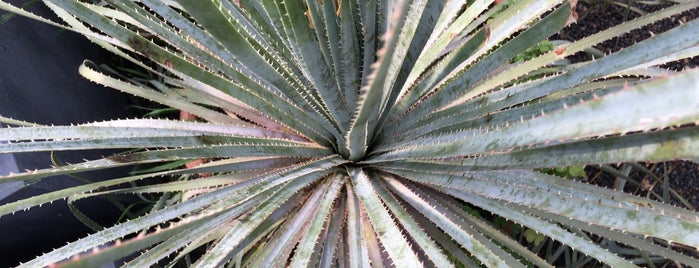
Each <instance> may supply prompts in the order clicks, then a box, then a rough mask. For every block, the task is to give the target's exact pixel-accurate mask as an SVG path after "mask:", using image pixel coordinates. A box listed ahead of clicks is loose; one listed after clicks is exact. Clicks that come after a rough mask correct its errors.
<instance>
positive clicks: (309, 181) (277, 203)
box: [0, 0, 699, 267]
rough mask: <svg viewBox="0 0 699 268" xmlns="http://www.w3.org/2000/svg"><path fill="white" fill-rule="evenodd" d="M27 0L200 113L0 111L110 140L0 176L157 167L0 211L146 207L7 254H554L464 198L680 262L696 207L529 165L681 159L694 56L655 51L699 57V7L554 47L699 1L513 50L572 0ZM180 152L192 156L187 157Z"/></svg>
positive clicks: (145, 91) (170, 99)
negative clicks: (664, 25) (48, 116)
mask: <svg viewBox="0 0 699 268" xmlns="http://www.w3.org/2000/svg"><path fill="white" fill-rule="evenodd" d="M43 2H44V3H45V4H46V5H47V6H48V7H50V8H51V9H52V10H53V11H54V12H55V13H56V14H57V15H58V16H59V17H60V18H61V19H62V20H63V22H62V23H56V22H52V21H48V20H46V19H43V18H41V17H37V16H34V15H33V14H31V13H28V12H26V11H24V10H22V9H20V8H16V7H14V6H12V5H10V4H7V3H4V2H0V8H2V9H4V10H8V11H10V12H15V13H18V14H20V15H23V16H28V17H31V18H34V19H37V20H41V21H43V22H46V23H50V24H53V25H55V26H57V27H60V28H63V29H66V30H69V31H74V32H77V33H80V34H82V35H84V36H85V37H87V38H88V39H90V40H91V41H93V42H94V43H96V44H98V45H100V46H102V47H103V48H105V49H107V50H108V51H111V52H112V53H114V54H116V55H119V56H120V57H123V58H124V59H126V60H128V61H130V62H132V63H133V64H135V65H136V66H138V68H142V69H143V70H145V71H147V72H149V73H150V74H151V75H152V77H151V78H149V79H136V78H128V76H120V75H117V74H115V73H113V72H110V71H108V70H106V69H104V68H100V67H98V66H95V65H94V64H92V63H90V62H88V61H86V62H85V63H84V64H83V65H81V66H80V68H79V72H80V74H81V75H82V76H84V77H85V78H86V79H89V80H91V81H93V82H95V83H99V84H102V85H105V86H108V87H112V88H115V89H117V90H121V91H124V92H128V93H130V94H133V95H136V96H140V97H143V98H146V99H149V100H151V101H154V102H158V103H161V104H163V105H166V106H169V107H173V108H176V109H178V110H181V111H185V112H188V113H191V114H193V115H195V116H196V117H197V118H199V119H200V120H198V121H197V122H185V121H174V120H164V119H128V120H113V121H105V122H91V123H84V122H76V123H80V124H78V125H72V126H41V125H36V124H33V123H30V122H24V121H21V118H19V119H10V118H4V117H2V118H1V120H0V121H2V122H4V123H6V124H10V125H14V126H15V127H10V128H2V129H0V137H1V138H0V139H2V140H5V141H9V143H2V144H0V153H23V152H34V151H62V150H86V149H123V150H124V151H126V152H124V153H121V154H116V155H111V156H106V157H104V158H102V159H93V160H88V161H86V162H84V163H78V164H70V165H64V166H58V167H50V168H49V167H47V168H45V169H39V170H35V171H29V172H24V173H20V174H11V175H7V176H2V177H0V179H2V180H3V181H25V182H29V181H34V180H38V179H50V177H51V176H54V175H59V174H75V173H80V172H86V171H91V170H98V169H111V168H116V167H123V166H137V165H143V164H156V165H163V166H164V167H169V169H167V168H160V169H157V168H156V169H151V170H150V171H147V172H145V173H140V174H136V175H128V174H124V176H123V177H120V178H116V179H111V180H106V181H102V182H94V183H88V184H85V185H81V186H76V187H71V188H67V189H63V190H59V191H55V192H51V193H47V194H43V195H38V196H33V197H30V198H26V199H23V200H19V201H16V202H12V203H7V204H4V205H1V206H0V215H5V216H3V217H11V215H8V214H12V213H14V212H17V211H21V210H25V209H29V210H30V212H31V208H32V207H35V206H39V205H41V204H44V203H48V202H54V201H56V202H64V201H63V200H67V202H69V203H74V202H76V201H77V200H82V199H86V198H94V197H96V196H100V195H114V194H153V195H155V196H157V197H158V198H159V199H158V201H157V202H155V203H154V204H153V205H152V208H151V211H150V212H149V213H147V214H146V215H143V216H140V217H137V218H134V219H131V220H129V221H126V222H122V223H118V224H115V225H114V226H106V227H102V226H93V227H95V229H96V231H95V232H94V233H93V234H91V235H89V236H87V237H85V238H82V239H80V240H77V241H73V242H71V243H68V244H67V245H65V246H63V247H61V248H58V249H55V250H53V251H51V252H47V253H46V254H44V255H41V256H38V257H36V258H35V259H33V260H29V261H28V262H26V263H24V264H22V266H26V267H42V266H47V265H52V264H61V265H66V266H67V267H69V266H84V267H94V266H95V265H99V264H102V263H105V262H108V261H113V260H117V259H119V258H122V257H124V256H131V257H129V258H127V260H128V261H127V262H126V263H124V266H125V267H148V266H154V265H164V266H168V267H172V266H175V265H192V266H196V267H220V266H230V267H239V266H245V267H279V266H292V267H317V266H321V267H328V266H340V267H345V266H348V267H368V266H395V267H415V266H437V267H452V266H458V267H461V266H464V265H465V266H468V267H470V266H478V265H482V266H487V267H506V266H507V267H509V266H530V265H535V266H542V267H547V266H553V265H558V264H557V263H554V261H555V260H551V259H546V258H545V257H544V256H543V255H541V254H538V252H534V251H533V248H534V247H533V246H532V245H531V244H529V243H526V242H524V243H520V242H519V241H518V240H517V239H516V238H514V237H512V236H510V235H508V234H507V233H505V232H503V230H502V229H501V228H497V227H496V226H495V225H494V224H493V222H492V221H491V220H489V219H491V218H492V217H482V216H479V214H478V215H477V213H468V212H467V210H474V209H475V210H477V211H480V212H482V213H489V214H492V215H493V217H500V218H503V219H507V220H509V221H510V222H513V224H517V225H521V226H523V227H524V228H527V230H532V231H533V232H534V233H538V234H540V235H543V236H544V237H547V238H550V239H552V240H555V241H557V242H558V244H557V245H560V246H566V247H569V248H571V249H573V250H576V251H578V252H581V253H583V254H585V255H588V256H590V257H592V258H594V259H596V261H598V262H600V263H602V264H606V265H610V266H620V267H627V266H633V265H634V260H632V259H628V258H625V257H624V255H623V254H622V253H621V252H613V251H610V250H608V249H607V248H605V247H604V246H603V245H601V244H599V243H597V242H596V241H598V240H597V239H596V238H600V237H601V238H605V239H608V240H610V241H615V242H618V243H621V244H624V245H627V246H628V248H629V249H630V250H637V251H639V252H642V253H643V254H645V255H644V256H650V257H652V258H653V259H667V260H670V261H675V262H677V263H682V264H685V265H689V266H699V261H698V260H697V259H695V258H694V257H692V254H694V253H692V252H695V250H696V247H697V246H699V217H698V216H699V215H698V214H697V213H696V212H694V211H689V210H686V209H682V208H678V207H674V206H671V205H668V204H665V203H662V202H658V201H655V200H651V199H646V198H641V197H637V196H633V195H629V194H625V193H622V192H618V191H613V190H610V189H606V188H601V187H596V186H592V185H589V184H586V183H583V182H577V181H573V180H569V179H565V178H560V177H555V176H551V175H547V174H543V173H541V172H538V170H541V169H540V168H551V167H565V166H581V165H585V164H600V163H617V162H637V161H665V160H673V159H688V160H692V159H697V158H698V156H699V128H697V125H696V122H697V121H698V120H699V72H698V71H696V70H687V71H684V72H677V73H675V72H670V71H667V70H663V69H660V68H657V67H654V66H657V65H660V64H663V63H666V62H671V61H675V60H679V59H683V58H687V57H692V56H696V55H699V21H689V22H687V23H685V24H683V25H680V26H678V27H676V28H674V29H672V30H670V31H667V32H665V33H662V34H657V35H655V36H653V37H652V38H649V39H647V40H645V41H643V42H639V43H638V44H636V45H633V46H630V47H628V48H626V49H623V50H621V51H619V52H616V53H614V54H610V55H607V56H605V57H602V58H600V59H596V60H594V61H588V62H580V63H575V64H568V65H559V63H560V61H559V60H561V59H564V58H566V57H568V56H570V55H573V54H575V53H577V52H580V51H583V50H585V49H588V48H591V47H592V46H594V45H595V44H598V43H600V42H603V41H605V40H608V39H611V38H613V37H617V36H620V35H623V34H624V33H626V32H628V31H630V30H633V29H636V28H640V27H642V26H644V25H647V24H650V23H653V22H655V21H658V20H661V19H664V18H667V17H669V16H672V15H676V14H680V13H682V12H684V11H687V10H691V9H695V8H697V7H699V2H697V1H682V2H684V3H679V4H676V5H673V6H670V7H668V8H666V9H663V10H660V11H657V12H655V13H650V14H647V15H645V16H641V17H639V18H637V19H635V20H632V21H629V22H627V23H625V24H622V25H619V26H616V27H614V28H611V29H607V30H604V31H601V32H599V33H596V34H593V35H590V36H588V37H586V38H583V39H581V40H579V41H576V42H572V43H567V44H562V45H558V46H556V47H554V48H553V49H552V50H551V51H549V52H546V53H543V54H541V55H537V56H535V57H533V58H531V59H525V60H521V59H519V60H517V61H515V60H514V59H515V58H516V57H518V55H521V53H523V52H525V51H528V50H529V48H532V47H536V46H538V45H539V44H541V42H542V41H544V40H547V38H549V37H550V36H552V35H554V34H555V33H556V32H558V31H559V30H560V29H562V28H563V27H565V26H566V25H568V24H570V23H574V22H575V19H576V16H577V15H576V13H575V1H563V0H557V1H556V0H522V1H509V2H508V1H492V0H491V1H487V0H474V1H451V0H435V1H426V0H423V1H421V0H404V1H398V0H367V1H355V0H339V1H330V0H325V1H317V0H307V1H303V0H274V1H272V0H269V1H267V0H266V1H256V0H240V1H229V0H205V1H198V0H197V1H195V0H177V1H162V0H139V1H131V0H106V1H97V2H98V3H92V2H87V1H75V0H45V1H43ZM501 2H502V3H501ZM193 160H202V162H204V163H203V164H201V165H197V166H192V165H187V166H186V165H184V163H187V162H190V161H193ZM173 163H174V164H173ZM161 167H162V166H161ZM205 173H206V174H207V176H205V177H204V176H199V175H200V174H205ZM163 177H164V178H167V179H166V180H162V179H161V178H163ZM465 208H467V209H465ZM83 220H84V221H86V223H87V224H90V222H89V221H88V220H86V219H84V218H83ZM667 245H670V246H671V245H683V246H684V248H688V249H689V250H685V251H684V252H680V251H675V250H673V247H668V246H667ZM98 247H101V248H102V249H101V250H99V251H97V250H95V251H90V250H92V249H93V248H98ZM86 251H88V252H87V253H85V252H86ZM137 252H140V254H134V253H137ZM71 256H74V257H71ZM650 257H649V258H650Z"/></svg>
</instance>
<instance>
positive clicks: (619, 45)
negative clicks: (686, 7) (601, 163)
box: [554, 0, 699, 211]
mask: <svg viewBox="0 0 699 268" xmlns="http://www.w3.org/2000/svg"><path fill="white" fill-rule="evenodd" d="M592 2H595V1H593V0H591V1H587V2H585V1H582V0H581V1H580V2H579V3H578V5H577V12H578V15H579V19H578V22H577V23H575V24H572V25H570V26H568V27H566V28H565V29H564V30H563V31H561V32H560V33H559V34H558V35H557V36H554V39H566V40H570V41H574V40H578V39H581V38H583V37H586V36H588V35H591V34H594V33H597V32H599V31H601V30H604V29H607V28H609V27H612V26H614V25H617V24H620V23H623V22H624V21H627V20H631V19H633V18H636V17H638V14H637V13H635V12H633V11H630V10H628V9H627V8H626V7H622V6H619V5H616V4H612V3H606V2H602V1H596V2H597V3H594V4H591V3H592ZM617 2H619V3H626V2H627V1H617ZM630 2H632V5H633V6H635V7H638V8H640V9H641V10H643V11H646V12H653V11H656V10H660V9H662V8H665V7H667V6H669V4H663V5H642V4H638V3H633V2H634V1H630ZM697 17H699V9H693V10H690V11H688V12H685V13H682V14H680V15H677V16H673V17H670V18H666V19H664V20H661V21H658V22H655V23H653V24H650V25H647V26H646V27H643V28H642V29H638V30H634V31H631V32H630V33H627V34H625V35H623V36H620V37H617V38H613V39H610V40H607V41H605V42H603V43H601V44H598V45H596V46H595V47H596V48H597V49H599V50H601V51H603V52H604V53H606V54H609V53H612V52H614V51H618V50H620V49H623V48H624V47H627V46H631V45H633V44H635V43H636V42H639V41H641V40H644V39H646V38H649V37H650V36H651V35H652V34H659V33H662V32H664V31H667V30H669V29H672V28H673V27H676V26H678V25H680V23H684V22H687V21H690V20H693V19H696V18H697ZM570 59H571V61H573V62H576V61H581V60H589V59H590V56H589V55H587V54H584V53H578V54H576V55H574V56H572V57H571V58H570ZM697 66H699V57H693V58H689V59H685V60H681V61H678V62H671V63H668V64H665V65H663V66H662V67H664V68H668V69H670V70H675V71H678V70H683V69H685V68H696V67H697ZM642 165H643V166H644V167H646V168H647V169H649V170H651V171H652V173H653V174H654V175H656V176H657V177H659V178H661V179H663V178H664V177H665V175H666V174H667V177H668V178H669V180H668V183H669V184H668V185H669V188H670V189H673V190H675V191H676V192H677V193H678V194H679V195H680V196H682V197H683V198H684V199H686V200H687V201H688V202H689V203H690V204H691V205H692V206H693V207H694V208H695V210H696V209H697V208H699V165H697V164H696V163H693V162H689V161H680V160H677V161H669V162H665V163H643V164H642ZM612 167H614V168H617V169H621V168H623V166H620V165H614V166H612ZM586 172H587V174H588V178H589V180H590V183H593V184H598V185H600V186H604V187H608V188H614V187H615V185H618V183H619V182H620V179H619V178H617V176H614V175H611V174H609V173H608V172H603V171H600V170H599V169H598V168H596V167H591V166H590V167H587V168H586ZM629 177H630V179H631V180H632V181H631V182H629V183H627V184H626V185H625V187H624V191H626V192H629V193H635V194H639V195H642V196H648V195H649V193H648V191H649V190H652V191H653V192H655V193H656V194H658V195H659V196H660V197H661V198H662V196H663V182H657V183H656V184H653V182H654V179H653V177H652V176H651V175H649V174H648V172H643V171H640V170H638V169H637V168H632V169H631V171H630V173H629ZM650 195H651V196H652V194H650ZM670 196H671V197H670V198H669V202H670V203H671V204H674V205H677V206H681V207H687V206H685V205H683V204H682V202H680V201H679V199H678V198H676V197H675V196H674V195H673V194H672V193H670ZM656 198H657V196H656ZM697 211H699V210H697Z"/></svg>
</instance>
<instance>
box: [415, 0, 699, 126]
mask: <svg viewBox="0 0 699 268" xmlns="http://www.w3.org/2000/svg"><path fill="white" fill-rule="evenodd" d="M697 6H699V3H697V2H693V3H686V4H680V5H675V6H672V7H668V8H666V9H663V10H660V11H658V12H656V13H652V14H649V15H647V16H643V17H640V18H637V19H635V20H632V21H629V22H626V23H624V24H621V25H618V26H616V27H613V28H610V29H607V30H604V31H601V32H599V33H596V34H593V35H590V36H588V37H585V38H583V39H581V40H579V41H576V42H573V43H571V44H567V45H563V46H560V47H557V48H556V49H555V50H554V51H551V52H549V53H547V54H544V55H541V56H539V57H537V58H535V59H532V60H530V61H527V63H525V64H520V65H518V66H516V67H514V68H512V69H510V70H508V71H506V72H502V73H500V74H498V75H497V76H496V77H494V78H492V79H491V80H490V82H486V83H484V84H481V85H479V86H478V87H477V88H475V89H474V91H471V92H472V93H470V94H468V95H465V96H463V98H468V97H469V96H471V97H473V96H476V95H477V94H473V93H475V92H478V93H482V92H483V91H484V90H488V89H491V88H493V87H494V86H495V85H497V84H500V83H504V82H505V81H508V80H510V79H513V78H515V77H518V76H521V75H523V74H525V73H527V72H528V71H531V70H534V69H536V68H539V67H541V66H544V65H545V64H548V63H551V62H554V61H556V60H559V59H563V58H565V57H567V56H570V55H573V54H575V53H576V52H580V51H582V50H584V49H586V48H589V47H591V46H593V45H595V44H597V43H600V42H602V41H604V40H606V39H609V38H610V37H612V36H618V35H621V34H623V33H626V32H628V31H631V30H632V29H635V28H639V27H641V26H643V25H646V24H648V23H651V22H653V21H656V20H659V19H662V18H666V17H668V16H671V15H673V14H679V13H681V12H682V11H685V10H688V9H692V8H696V7H697ZM641 51H643V50H641ZM654 57H658V55H655V56H653V57H651V58H654ZM647 64H648V63H643V65H640V66H645V65H647ZM637 66H639V65H637ZM577 68H580V67H577ZM603 73H604V72H603ZM609 73H612V71H610V72H607V73H604V74H609ZM502 93H504V94H507V95H508V96H509V95H510V94H514V92H504V91H503V92H502ZM549 93H552V92H549ZM503 96H505V95H502V94H493V95H492V97H481V98H477V99H473V101H469V102H466V103H464V104H461V105H455V106H453V107H450V108H447V109H444V110H441V111H438V112H435V113H433V114H431V115H430V116H429V117H430V118H431V120H428V122H429V121H435V119H441V118H445V117H451V115H452V114H454V113H459V112H460V111H464V110H469V109H473V108H472V107H473V106H480V105H482V104H483V102H484V101H485V100H488V99H493V98H501V97H503ZM484 99H485V100H484ZM507 103H509V104H511V102H509V101H507ZM510 106H511V105H510ZM500 107H507V106H500ZM492 110H493V109H488V111H492ZM446 115H449V116H446Z"/></svg>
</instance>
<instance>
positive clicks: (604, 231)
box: [514, 205, 699, 267]
mask: <svg viewBox="0 0 699 268" xmlns="http://www.w3.org/2000/svg"><path fill="white" fill-rule="evenodd" d="M514 207H517V208H520V209H521V210H522V211H524V212H527V213H532V214H535V215H537V216H539V217H542V218H544V219H547V220H552V221H557V222H561V223H563V224H565V225H566V226H571V227H573V228H579V229H580V230H585V231H587V232H590V233H594V234H597V235H601V236H604V237H606V238H609V239H611V240H615V241H618V242H621V243H624V244H626V245H629V246H632V247H634V248H637V249H639V250H643V251H646V252H648V253H651V254H653V255H659V256H662V257H664V258H667V259H670V260H674V261H677V262H681V263H684V264H686V265H689V266H691V267H694V266H697V265H699V259H696V258H693V257H691V256H687V255H685V254H682V253H679V252H677V251H674V250H672V249H670V248H666V247H663V246H660V245H658V244H655V243H653V242H652V241H651V240H650V239H643V238H641V237H636V236H633V235H629V234H628V233H624V232H623V231H619V230H611V229H608V228H604V227H600V226H598V225H593V224H588V223H587V222H583V221H578V220H572V219H569V218H567V217H565V216H560V215H556V214H552V213H545V212H542V211H538V210H534V209H531V208H529V207H526V206H519V205H514Z"/></svg>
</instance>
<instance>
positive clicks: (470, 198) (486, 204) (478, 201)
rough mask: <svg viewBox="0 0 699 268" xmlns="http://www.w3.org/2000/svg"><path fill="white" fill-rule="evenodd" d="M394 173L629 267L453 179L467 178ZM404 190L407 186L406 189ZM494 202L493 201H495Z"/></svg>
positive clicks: (598, 248)
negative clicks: (455, 184) (466, 187)
mask: <svg viewBox="0 0 699 268" xmlns="http://www.w3.org/2000/svg"><path fill="white" fill-rule="evenodd" d="M394 174H397V175H399V176H401V177H404V178H407V179H409V180H412V181H418V182H420V183H424V184H427V185H434V186H437V187H436V188H435V189H437V190H439V191H442V192H445V193H447V194H449V195H452V196H454V197H456V198H459V199H461V200H463V201H465V202H468V203H471V204H473V205H475V206H478V207H481V208H483V209H486V210H488V211H491V212H493V213H495V214H497V215H500V216H502V217H504V218H505V219H509V220H512V221H515V222H518V223H520V224H522V225H524V226H527V227H529V228H531V229H534V230H537V231H538V232H540V233H543V234H544V235H546V236H548V237H551V238H553V239H555V240H558V241H561V242H563V243H565V244H566V245H568V246H570V247H571V248H573V249H576V250H579V251H581V252H584V253H586V254H588V255H594V256H596V258H598V259H599V260H601V261H603V262H604V263H607V264H610V265H614V266H628V265H629V264H630V263H629V262H628V261H626V260H624V259H622V258H620V257H618V256H616V255H614V254H612V253H610V252H609V251H607V250H605V249H603V248H601V247H599V246H598V245H595V244H594V243H592V242H591V241H589V240H586V239H583V238H581V237H578V236H576V235H574V234H572V233H570V232H568V231H567V230H565V229H563V228H561V227H559V226H558V225H555V224H552V223H551V222H549V221H545V220H542V219H541V218H538V217H535V216H532V215H530V214H526V213H523V212H521V211H518V210H514V209H511V208H510V207H508V205H507V204H506V203H505V202H502V201H495V200H493V198H492V197H491V196H489V193H484V192H479V191H478V190H475V189H474V190H473V191H472V190H471V189H468V190H466V189H464V188H462V187H454V186H453V185H452V182H454V179H456V180H457V181H456V182H457V184H459V182H463V181H466V180H467V178H466V177H461V178H463V179H459V178H457V177H459V176H455V177H449V176H438V177H435V176H433V175H427V174H420V173H417V172H403V171H397V172H395V173H394ZM406 189H407V188H406ZM494 201H495V202H494Z"/></svg>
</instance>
